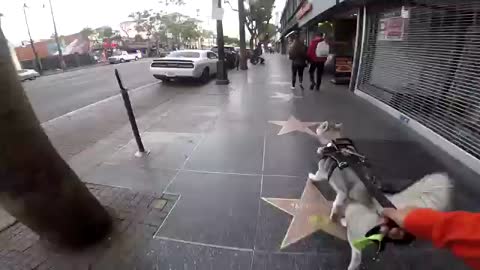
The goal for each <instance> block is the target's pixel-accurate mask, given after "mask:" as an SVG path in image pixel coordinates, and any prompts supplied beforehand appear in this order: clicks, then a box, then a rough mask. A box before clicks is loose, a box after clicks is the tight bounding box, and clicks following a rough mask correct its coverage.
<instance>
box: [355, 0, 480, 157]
mask: <svg viewBox="0 0 480 270" xmlns="http://www.w3.org/2000/svg"><path fill="white" fill-rule="evenodd" d="M367 16H368V17H367V25H366V27H367V28H366V40H365V41H364V42H365V43H364V53H363V55H362V69H361V73H360V80H359V84H358V88H359V90H361V91H363V92H365V93H367V94H369V95H371V96H373V97H375V98H377V99H379V100H381V101H382V102H384V103H386V104H388V105H390V106H391V107H393V108H395V109H396V110H398V111H400V112H401V113H403V114H404V115H406V116H408V117H410V118H412V119H415V120H417V121H418V122H420V123H421V124H423V125H424V126H426V127H428V128H430V129H431V130H433V131H435V132H436V133H437V134H439V135H441V136H443V137H444V138H446V139H447V140H449V141H451V142H452V143H454V144H455V145H457V146H459V147H460V148H462V149H463V150H465V151H466V152H468V153H470V154H472V155H473V156H475V157H476V158H480V1H411V2H410V3H409V5H408V6H405V7H399V8H396V9H388V10H382V11H380V12H379V11H375V12H372V11H370V12H368V10H367Z"/></svg>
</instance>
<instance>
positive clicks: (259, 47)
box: [254, 42, 265, 64]
mask: <svg viewBox="0 0 480 270" xmlns="http://www.w3.org/2000/svg"><path fill="white" fill-rule="evenodd" d="M262 54H263V50H262V43H261V42H259V43H258V45H257V47H256V48H255V51H254V55H255V57H256V58H258V59H259V60H260V64H264V63H265V59H264V58H263V57H261V56H260V55H262Z"/></svg>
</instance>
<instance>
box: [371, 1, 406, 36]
mask: <svg viewBox="0 0 480 270" xmlns="http://www.w3.org/2000/svg"><path fill="white" fill-rule="evenodd" d="M409 17H410V13H409V10H408V9H406V8H405V7H402V9H401V10H400V11H393V12H388V13H384V14H382V17H381V18H380V19H379V21H378V40H388V41H402V40H404V37H405V31H406V25H407V23H408V18H409Z"/></svg>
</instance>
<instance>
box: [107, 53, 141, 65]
mask: <svg viewBox="0 0 480 270" xmlns="http://www.w3.org/2000/svg"><path fill="white" fill-rule="evenodd" d="M140 58H142V53H141V52H140V51H136V52H135V53H128V52H127V51H115V52H114V53H113V55H112V56H110V57H109V58H108V62H109V63H110V64H116V63H124V62H130V61H132V60H135V61H137V60H138V59H140Z"/></svg>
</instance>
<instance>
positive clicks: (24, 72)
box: [17, 69, 40, 82]
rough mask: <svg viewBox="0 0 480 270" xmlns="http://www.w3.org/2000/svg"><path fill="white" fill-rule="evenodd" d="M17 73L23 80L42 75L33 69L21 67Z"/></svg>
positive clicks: (33, 78)
mask: <svg viewBox="0 0 480 270" xmlns="http://www.w3.org/2000/svg"><path fill="white" fill-rule="evenodd" d="M17 73H18V77H19V78H20V81H22V82H23V81H26V80H35V78H37V77H40V74H38V72H36V71H35V70H33V69H20V70H17Z"/></svg>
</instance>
